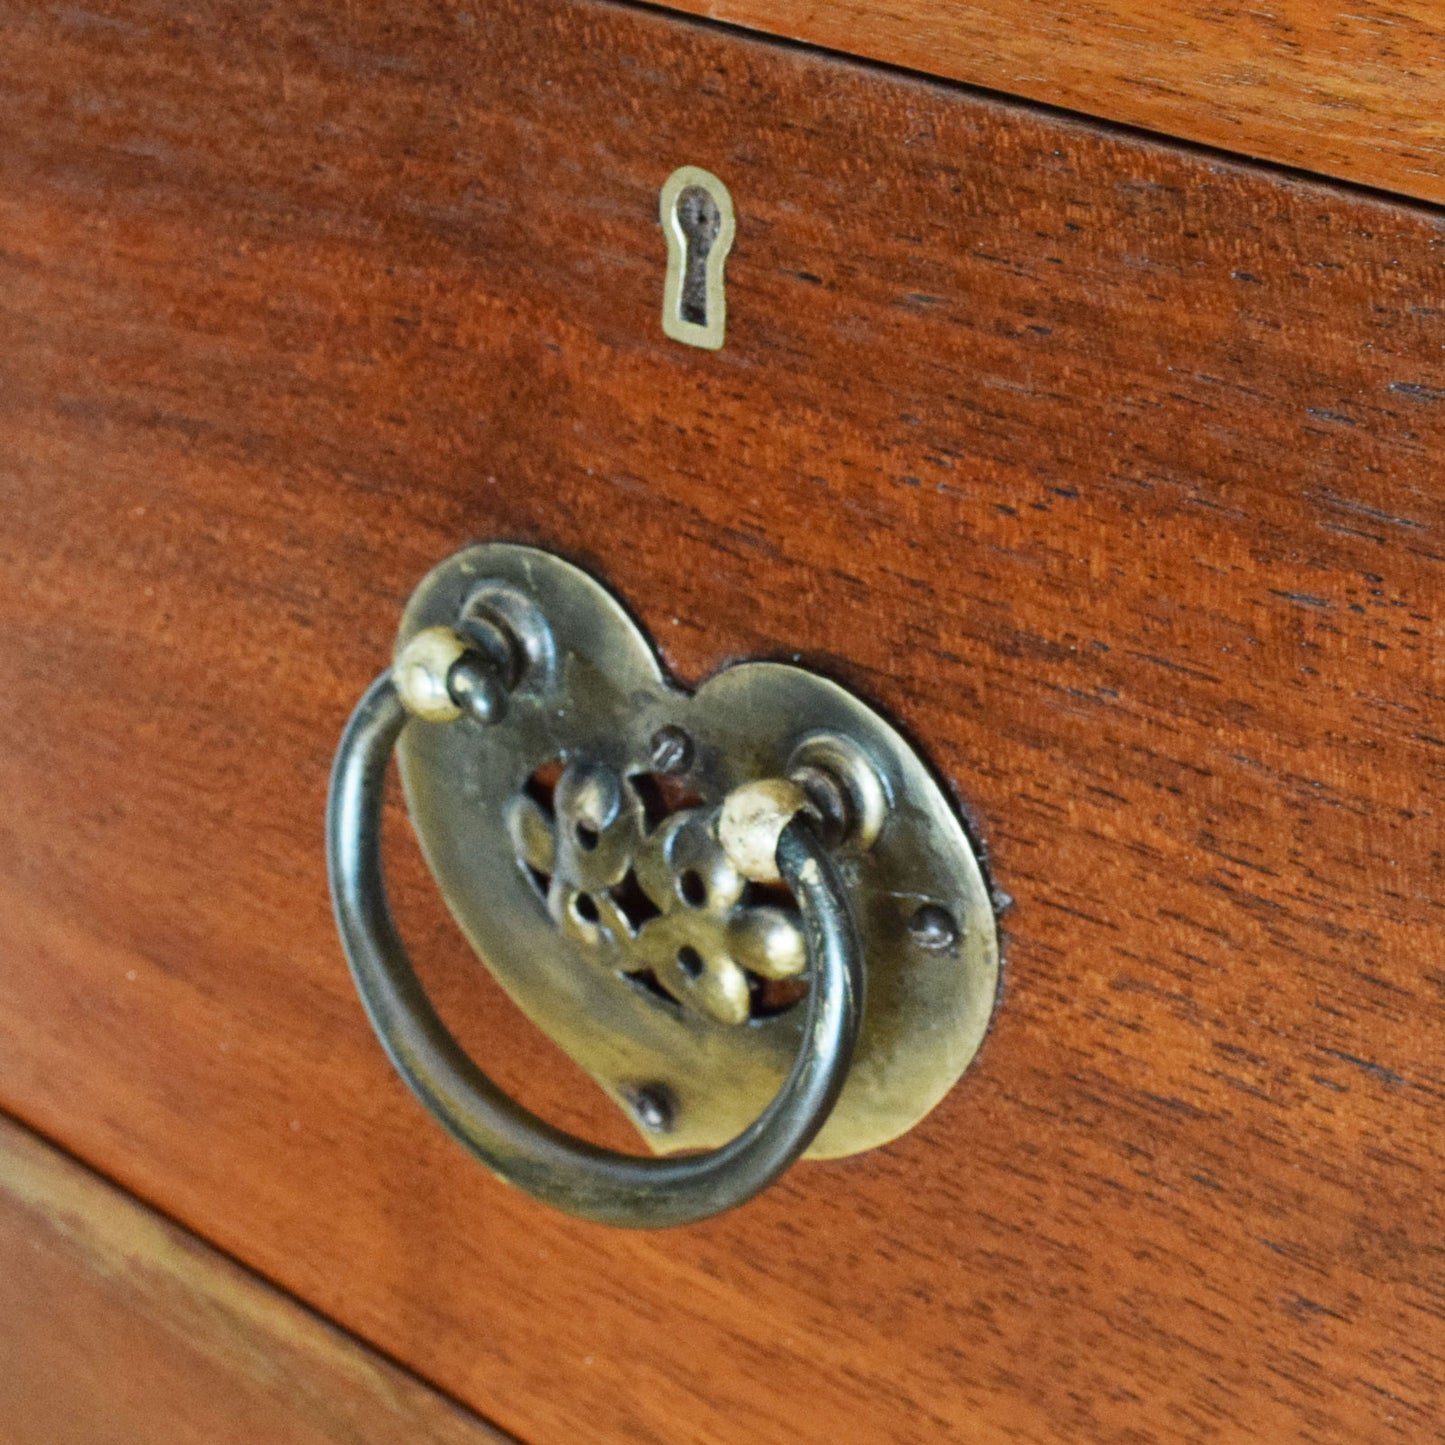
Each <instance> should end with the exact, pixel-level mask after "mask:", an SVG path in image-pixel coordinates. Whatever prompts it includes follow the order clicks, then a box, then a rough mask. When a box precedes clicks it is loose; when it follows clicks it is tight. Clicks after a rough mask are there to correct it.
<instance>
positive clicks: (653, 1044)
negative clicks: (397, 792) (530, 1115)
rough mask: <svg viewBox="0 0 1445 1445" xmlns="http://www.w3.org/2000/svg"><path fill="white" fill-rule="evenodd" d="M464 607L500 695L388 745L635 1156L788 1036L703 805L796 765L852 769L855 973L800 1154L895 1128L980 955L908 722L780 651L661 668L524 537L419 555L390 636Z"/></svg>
mask: <svg viewBox="0 0 1445 1445" xmlns="http://www.w3.org/2000/svg"><path fill="white" fill-rule="evenodd" d="M468 617H472V618H474V619H476V618H481V619H482V620H483V625H486V619H488V618H490V619H492V620H493V621H495V619H497V618H498V617H501V618H502V619H504V621H505V622H506V623H507V624H508V625H510V626H511V627H512V628H513V630H514V632H515V633H516V635H518V636H520V637H522V638H523V639H524V640H525V642H526V644H527V651H528V654H529V660H528V665H527V667H526V670H525V672H524V674H523V676H522V678H521V680H520V682H519V684H518V686H517V688H516V690H515V691H514V692H513V694H512V696H511V699H510V703H509V707H508V710H507V713H506V716H505V717H504V718H503V720H502V721H500V722H498V723H494V724H492V725H490V726H486V727H484V726H482V725H481V724H478V723H476V722H473V721H471V720H470V719H463V720H462V721H458V722H451V723H428V722H421V721H416V720H414V721H412V722H411V723H410V724H409V725H408V726H407V728H406V729H405V731H404V733H403V735H402V738H401V742H400V745H399V748H398V755H399V759H400V765H401V775H402V781H403V785H404V787H405V790H406V797H407V803H408V806H409V808H410V811H411V818H412V822H413V824H414V826H415V828H416V831H417V834H418V837H419V838H420V841H421V845H422V849H423V851H424V853H425V855H426V858H427V861H428V863H429V865H430V867H431V870H432V873H433V874H434V876H435V878H436V880H437V883H438V885H439V886H440V888H441V891H442V894H443V896H444V897H445V899H446V901H447V904H448V906H449V907H450V909H451V911H452V913H453V914H454V915H455V917H456V919H457V921H458V922H459V924H460V925H461V927H462V929H463V930H464V931H465V933H466V935H467V937H468V938H469V939H470V941H471V943H472V945H473V947H474V948H475V949H476V951H477V953H478V955H479V956H480V957H481V958H482V959H483V960H484V961H485V963H486V965H487V967H488V968H490V969H491V971H492V973H493V974H494V975H495V976H496V977H497V978H498V980H500V982H501V983H502V985H503V987H504V988H505V989H506V990H507V992H508V993H509V994H510V995H511V997H512V998H513V999H514V1000H515V1001H516V1002H517V1004H518V1005H519V1006H520V1007H521V1009H522V1010H523V1011H524V1012H525V1013H526V1015H527V1016H528V1017H529V1018H530V1019H531V1020H532V1021H533V1022H534V1023H535V1024H536V1025H537V1026H538V1027H539V1028H540V1029H541V1030H542V1031H543V1032H544V1033H545V1034H547V1035H548V1036H549V1037H550V1038H551V1039H552V1040H553V1041H554V1042H555V1043H556V1044H557V1045H558V1046H559V1047H560V1048H562V1049H563V1050H565V1051H566V1053H567V1054H568V1055H569V1056H570V1057H571V1058H572V1059H574V1060H575V1061H576V1062H577V1063H578V1064H579V1065H580V1066H581V1067H582V1068H583V1069H584V1070H586V1072H587V1073H588V1074H590V1075H591V1076H592V1078H594V1079H595V1080H596V1081H597V1083H598V1084H599V1085H600V1086H601V1087H602V1088H603V1089H604V1090H605V1091H606V1092H607V1094H608V1095H609V1096H610V1097H611V1098H612V1099H613V1100H614V1101H615V1102H616V1103H617V1104H618V1105H619V1107H620V1108H622V1109H623V1111H624V1112H625V1113H626V1114H627V1115H628V1117H629V1118H631V1119H632V1120H633V1122H634V1124H636V1126H637V1127H638V1130H639V1132H640V1133H641V1134H642V1136H643V1138H644V1139H645V1140H646V1141H647V1143H648V1144H649V1145H650V1146H651V1147H652V1148H653V1149H654V1150H655V1151H657V1152H658V1153H668V1152H672V1151H674V1150H680V1149H697V1148H713V1147H716V1146H717V1145H720V1144H723V1143H725V1142H726V1141H727V1140H728V1139H730V1138H732V1137H733V1136H734V1135H736V1134H737V1133H739V1132H740V1131H741V1130H742V1129H743V1128H745V1127H746V1126H747V1124H748V1123H750V1122H751V1121H752V1120H753V1119H754V1118H755V1117H756V1116H757V1115H758V1114H759V1113H760V1112H761V1111H762V1109H763V1108H764V1107H765V1106H766V1105H767V1103H768V1101H769V1100H770V1099H771V1098H772V1096H773V1095H774V1094H775V1093H776V1092H777V1090H778V1088H779V1086H780V1084H781V1083H782V1081H783V1079H784V1077H785V1076H786V1074H787V1072H788V1069H789V1068H790V1066H791V1064H792V1062H793V1059H794V1057H795V1055H796V1052H797V1049H798V1046H799V1039H800V1037H801V1022H802V1012H803V1004H802V1003H801V1001H800V994H801V993H802V991H803V985H802V984H800V983H797V982H790V981H789V978H788V975H789V974H790V973H792V972H795V970H796V964H795V962H794V961H793V958H792V954H793V952H794V950H792V949H791V948H790V940H791V939H792V937H793V933H791V932H790V929H791V928H792V924H791V922H790V918H792V917H794V916H795V915H793V914H792V912H791V908H790V900H789V899H788V898H787V897H786V896H785V895H783V896H780V895H779V894H778V893H777V892H776V891H768V890H764V891H763V892H761V893H759V891H758V890H757V887H756V885H748V886H744V884H743V882H742V880H741V879H739V878H738V877H737V876H736V875H735V874H732V873H731V872H730V870H729V865H728V863H727V860H726V858H725V856H724V855H723V854H722V853H721V850H720V849H719V848H718V847H717V844H716V833H715V818H716V809H717V807H718V806H719V805H720V804H721V801H722V799H723V797H724V796H725V795H726V794H727V793H728V792H729V791H730V790H731V789H732V788H734V787H736V786H737V785H739V784H741V783H745V782H749V781H752V780H754V779H758V778H768V777H779V776H784V775H786V774H787V773H788V772H789V771H790V770H791V769H794V768H795V767H796V766H797V765H798V764H799V763H800V762H803V763H806V762H808V761H813V762H818V761H820V760H821V761H823V762H825V763H827V764H829V765H835V766H837V767H839V768H841V769H842V770H843V771H844V772H848V771H849V769H851V770H852V772H853V773H854V774H855V775H856V776H855V779H854V781H855V782H856V784H857V788H856V794H857V796H856V797H855V800H854V801H855V803H856V804H857V809H856V811H858V812H860V813H864V812H868V811H869V810H870V809H871V810H873V812H874V813H875V814H876V816H874V817H873V820H872V821H873V825H874V827H872V828H870V827H867V826H864V827H862V828H860V829H859V830H857V831H858V832H859V833H860V834H861V836H860V837H859V838H858V839H857V841H855V842H853V843H851V844H847V845H845V846H844V847H843V848H842V849H840V852H839V863H840V867H841V869H842V872H843V876H844V878H845V881H846V883H847V885H848V890H849V896H850V899H851V902H852V906H853V909H854V911H855V915H856V918H857V922H858V928H859V932H860V935H861V938H862V941H863V948H864V957H865V961H866V968H867V990H866V999H865V1005H864V1013H863V1022H862V1029H861V1034H860V1037H859V1043H858V1048H857V1052H856V1055H855V1058H854V1063H853V1066H852V1069H851V1071H850V1073H849V1076H848V1081H847V1084H846V1086H845V1088H844V1090H843V1093H842V1096H841V1098H840V1099H839V1101H838V1104H837V1107H836V1108H835V1110H834V1112H833V1114H832V1116H831V1117H830V1119H829V1121H828V1123H827V1125H826V1126H825V1127H824V1129H823V1131H822V1133H821V1134H820V1135H819V1136H818V1138H817V1140H816V1141H815V1143H814V1144H813V1147H812V1148H811V1149H810V1151H809V1155H810V1157H814V1158H835V1157H838V1156H841V1155H847V1154H854V1153H858V1152H860V1151H862V1150H865V1149H871V1148H874V1147H876V1146H877V1145H880V1144H884V1143H886V1142H887V1141H888V1140H890V1139H894V1138H896V1137H897V1136H898V1135H900V1134H902V1133H904V1132H906V1131H907V1130H908V1129H910V1128H912V1127H913V1125H914V1124H916V1123H917V1122H918V1121H919V1120H920V1119H921V1118H922V1117H923V1116H924V1115H925V1114H927V1113H928V1112H929V1111H930V1110H931V1109H932V1108H933V1107H934V1106H935V1105H936V1104H937V1103H938V1102H939V1100H940V1099H942V1098H943V1096H944V1095H945V1094H946V1093H947V1092H948V1090H949V1089H950V1088H952V1086H953V1085H954V1083H955V1082H956V1081H957V1080H958V1078H959V1076H960V1075H961V1074H962V1073H963V1071H964V1069H965V1068H966V1067H967V1066H968V1064H969V1061H970V1060H971V1059H972V1058H973V1056H974V1054H975V1053H976V1052H977V1050H978V1048H979V1045H980V1043H981V1042H982V1040H983V1036H984V1033H985V1030H986V1029H987V1027H988V1022H989V1017H990V1015H991V1013H992V1010H993V1004H994V998H995V994H996V992H997V987H998V973H999V951H998V933H997V929H996V925H995V920H994V913H993V908H992V906H991V903H990V899H989V893H988V889H987V887H986V885H985V882H984V878H983V874H982V871H981V870H980V867H979V864H978V860H977V859H976V857H975V856H974V852H973V849H972V847H971V846H970V844H969V840H968V837H967V835H966V833H965V832H964V829H963V827H962V826H961V824H960V822H959V819H958V817H957V815H956V813H955V811H954V809H953V808H952V807H951V806H950V804H949V800H948V799H947V797H946V796H945V795H944V793H943V791H942V789H941V788H940V786H939V784H938V783H937V782H936V781H935V779H934V777H933V775H932V774H931V773H930V771H929V769H928V768H927V767H926V766H925V765H924V763H923V762H922V760H921V759H920V758H919V757H918V755H917V754H916V753H915V752H914V750H913V749H912V748H911V747H910V746H909V744H908V743H907V742H906V741H905V740H904V739H903V738H902V737H901V736H900V735H899V734H898V732H897V731H895V730H894V729H893V728H892V727H891V726H890V725H889V724H888V723H887V722H885V721H884V719H883V718H882V717H880V716H879V715H878V714H877V713H876V712H875V711H874V710H873V709H872V708H870V707H868V706H867V705H866V704H864V703H862V702H861V701H859V700H858V699H857V698H856V697H854V696H853V695H852V694H851V693H849V692H847V691H846V690H845V689H843V688H842V687H839V686H838V685H837V684H836V683H833V682H830V681H829V680H828V679H826V678H823V677H820V676H818V675H816V674H814V673H811V672H807V671H805V670H803V669H801V668H797V667H789V666H785V665H782V664H779V663H772V662H754V663H741V664H738V665H736V666H732V667H728V668H726V669H725V670H723V671H722V672H719V673H718V674H716V675H715V676H714V677H712V678H710V679H709V680H708V681H707V682H706V683H704V684H703V686H702V687H701V688H699V689H698V691H697V692H696V693H687V692H685V691H683V690H682V689H680V688H678V687H677V686H675V685H674V684H673V683H672V682H671V681H670V680H669V678H668V677H667V676H666V674H665V673H664V671H663V669H662V667H661V666H660V664H659V662H658V660H657V658H656V656H655V654H654V653H653V651H652V648H651V647H650V645H649V644H648V641H647V639H646V638H645V637H644V636H643V634H642V633H641V631H639V629H638V628H637V626H636V625H635V624H634V623H633V621H632V619H631V618H630V617H629V616H628V614H627V613H626V611H625V610H624V609H623V607H622V606H621V605H620V604H619V603H618V601H617V600H616V599H615V598H614V597H613V596H612V595H611V593H609V592H608V591H607V590H606V589H605V588H604V587H603V586H602V585H601V584H600V583H598V582H597V581H596V580H595V579H594V578H592V577H590V576H589V575H588V574H587V573H585V572H583V571H581V570H579V569H578V568H576V567H574V566H572V565H571V564H570V563H568V562H564V561H562V560H561V559H560V558H558V557H555V556H553V555H552V554H550V553H547V552H541V551H538V550H536V549H533V548H529V547H520V546H512V545H508V544H501V543H494V544H489V545H484V546H477V547H471V548H468V549H467V550H466V551H463V552H461V553H458V554H457V555H456V556H454V557H452V558H451V559H450V560H448V561H447V562H444V563H443V564H442V565H441V566H439V567H438V568H436V569H435V570H434V571H433V572H432V573H431V574H430V575H429V576H428V577H427V578H426V580H425V581H424V582H423V583H422V584H421V586H420V587H419V588H418V589H417V591H416V593H415V594H414V595H413V597H412V599H411V601H410V603H409V604H408V606H407V609H406V613H405V616H404V618H403V621H402V626H401V631H400V634H399V636H398V641H397V645H398V648H400V647H401V646H402V645H403V644H405V643H406V642H407V641H408V640H409V639H410V638H411V637H412V636H413V635H414V634H415V633H416V632H418V631H419V630H421V629H422V628H424V627H432V626H447V627H458V626H459V625H460V624H462V623H463V621H464V619H466V618H468ZM865 821H866V820H865ZM875 830H876V836H872V837H869V836H868V835H869V834H870V833H871V832H874V831H875ZM740 979H741V980H742V984H743V987H742V988H741V989H740V988H739V980H740Z"/></svg>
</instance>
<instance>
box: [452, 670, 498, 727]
mask: <svg viewBox="0 0 1445 1445" xmlns="http://www.w3.org/2000/svg"><path fill="white" fill-rule="evenodd" d="M447 691H448V692H449V693H450V694H451V697H452V701H453V702H455V703H456V704H457V706H458V707H461V708H464V709H465V710H466V712H467V713H468V714H469V715H470V716H471V717H474V718H475V719H476V720H477V721H478V722H479V723H487V724H490V723H495V722H501V720H502V719H503V718H504V717H505V716H506V715H507V684H506V682H505V681H504V679H503V677H502V674H501V671H500V669H499V668H498V666H497V664H496V663H495V662H493V661H492V660H491V658H489V657H481V656H479V655H478V654H477V653H475V652H469V653H467V654H465V656H463V657H460V658H458V659H457V661H456V662H454V663H453V664H452V667H451V670H450V671H449V672H448V673H447Z"/></svg>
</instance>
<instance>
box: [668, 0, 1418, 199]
mask: <svg viewBox="0 0 1445 1445" xmlns="http://www.w3.org/2000/svg"><path fill="white" fill-rule="evenodd" d="M664 3H666V4H667V6H668V8H670V9H673V10H684V11H690V12H691V13H692V14H695V15H706V16H709V17H711V18H713V19H716V20H727V21H731V22H733V23H734V24H738V25H747V26H750V27H752V28H753V29H755V30H762V31H766V32H767V33H769V34H771V35H784V36H788V37H791V38H793V39H797V40H806V41H809V42H811V43H812V44H814V45H825V46H829V47H831V48H832V49H835V50H841V51H845V52H847V53H848V54H851V55H863V56H868V57H870V58H872V59H874V60H884V61H888V62H889V63H890V64H893V65H905V66H908V67H910V68H911V69H914V70H921V71H924V72H925V73H927V74H929V75H941V76H946V77H948V78H949V79H951V80H965V81H968V82H969V83H970V84H973V85H983V86H987V87H989V88H990V89H992V90H999V91H1004V92H1006V93H1007V94H1010V95H1021V96H1026V97H1028V98H1029V99H1030V100H1038V101H1044V102H1045V103H1047V104H1049V105H1056V106H1065V107H1067V108H1068V109H1070V110H1078V111H1082V112H1083V113H1084V114H1086V115H1093V116H1099V117H1102V118H1103V119H1105V120H1112V121H1120V122H1123V123H1124V124H1126V125H1134V126H1144V127H1146V128H1148V129H1150V130H1156V131H1161V132H1163V133H1164V134H1166V135H1175V136H1181V137H1183V138H1185V139H1187V140H1192V141H1200V142H1203V143H1204V144H1205V145H1211V146H1220V147H1222V148H1223V149H1225V150H1230V151H1239V152H1242V153H1244V154H1245V155H1251V156H1258V157H1260V158H1262V159H1264V160H1270V161H1277V162H1282V163H1283V164H1285V165H1291V166H1301V167H1303V168H1304V169H1306V170H1312V171H1319V172H1322V173H1323V174H1325V175H1328V176H1337V177H1339V178H1341V179H1343V180H1350V181H1358V182H1361V183H1363V184H1364V185H1368V186H1380V187H1383V188H1384V189H1386V190H1391V191H1398V192H1400V193H1401V194H1403V195H1407V196H1418V197H1420V198H1422V199H1424V200H1429V201H1445V140H1442V138H1441V132H1440V125H1439V120H1438V116H1439V110H1440V75H1441V69H1442V66H1445V26H1442V24H1441V14H1440V8H1439V6H1438V5H1436V4H1434V3H1432V0H1390V3H1388V4H1381V3H1378V0H1359V3H1354V4H1350V5H1321V4H1320V3H1319V0H1274V3H1271V4H1269V5H1265V6H1235V5H1221V4H1218V3H1216V0H1091V3H1089V4H1087V5H1079V4H1077V3H1069V0H1026V3H1023V4H1020V3H1018V0H887V3H880V0H828V3H826V4H819V3H817V0H664Z"/></svg>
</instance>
